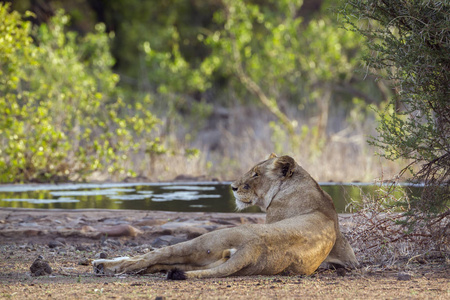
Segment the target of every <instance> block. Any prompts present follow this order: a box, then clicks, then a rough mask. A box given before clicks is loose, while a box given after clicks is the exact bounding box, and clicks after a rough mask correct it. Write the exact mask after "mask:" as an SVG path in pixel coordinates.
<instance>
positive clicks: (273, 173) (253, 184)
mask: <svg viewBox="0 0 450 300" xmlns="http://www.w3.org/2000/svg"><path fill="white" fill-rule="evenodd" d="M295 166H296V163H295V161H294V159H293V158H292V157H289V156H281V157H277V156H276V155H275V154H273V153H272V154H271V155H270V156H269V158H268V159H267V160H265V161H263V162H261V163H259V164H257V165H256V166H254V167H253V168H252V169H251V170H250V171H248V172H247V173H245V174H244V175H243V176H242V177H241V178H240V179H238V180H236V181H235V182H233V183H232V184H231V189H232V190H233V194H234V197H235V198H236V207H237V209H239V210H242V209H244V208H246V207H248V206H252V205H257V206H259V207H261V208H262V209H263V210H264V211H265V210H266V209H267V208H268V207H269V205H270V202H271V199H273V196H274V193H276V192H277V191H278V189H279V187H280V186H281V183H282V182H283V181H285V180H286V179H287V178H289V177H291V176H292V174H293V169H294V168H295Z"/></svg>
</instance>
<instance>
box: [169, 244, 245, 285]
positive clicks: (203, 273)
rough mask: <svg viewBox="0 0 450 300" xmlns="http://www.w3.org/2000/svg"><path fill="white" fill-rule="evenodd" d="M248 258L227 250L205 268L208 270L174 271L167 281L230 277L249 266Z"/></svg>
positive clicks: (240, 253)
mask: <svg viewBox="0 0 450 300" xmlns="http://www.w3.org/2000/svg"><path fill="white" fill-rule="evenodd" d="M248 257H249V256H248V255H245V254H244V253H243V251H239V252H238V251H237V250H236V249H227V250H224V251H223V253H222V259H221V260H219V261H217V262H214V263H212V264H210V265H208V266H207V267H210V268H205V269H201V270H193V271H187V272H184V271H182V270H179V269H175V270H172V271H170V272H169V274H168V276H167V279H172V280H184V279H191V278H208V277H226V276H230V275H233V274H235V273H237V272H239V271H240V270H242V269H243V268H245V267H247V266H248V265H249V264H251V261H249V260H248V259H247V258H248ZM218 262H220V263H218ZM216 264H217V265H216Z"/></svg>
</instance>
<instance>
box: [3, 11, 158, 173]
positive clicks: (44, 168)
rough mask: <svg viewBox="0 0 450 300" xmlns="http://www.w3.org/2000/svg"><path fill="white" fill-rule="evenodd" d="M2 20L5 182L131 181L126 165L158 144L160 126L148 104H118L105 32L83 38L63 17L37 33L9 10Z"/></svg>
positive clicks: (146, 100) (59, 15)
mask: <svg viewBox="0 0 450 300" xmlns="http://www.w3.org/2000/svg"><path fill="white" fill-rule="evenodd" d="M24 17H32V14H31V13H26V14H25V16H24ZM0 19H1V20H2V24H1V25H0V73H1V74H0V182H27V181H67V180H84V179H86V178H87V176H89V175H91V174H92V173H93V172H94V171H105V172H106V171H107V172H109V173H110V174H111V175H116V176H132V175H133V173H132V172H131V171H127V170H126V168H125V167H124V166H125V162H127V161H128V157H129V154H130V153H132V152H133V151H145V150H147V149H146V148H148V147H154V145H155V143H158V142H157V141H155V139H153V138H152V137H151V132H152V129H154V127H155V125H156V124H157V123H158V119H157V118H155V117H154V116H153V115H152V114H151V112H149V111H147V110H146V109H145V105H146V104H148V103H149V101H150V99H149V97H145V98H144V99H143V100H142V101H139V102H140V103H138V104H133V105H132V104H127V103H126V102H125V101H124V100H122V99H121V98H120V96H119V92H118V90H117V88H116V84H117V82H118V80H119V77H118V75H117V74H114V73H113V72H112V71H111V67H112V65H113V63H114V61H113V58H112V56H111V55H110V52H109V42H110V39H111V37H110V36H108V35H107V34H106V33H105V28H104V25H102V24H98V25H97V26H96V32H95V33H91V34H88V35H86V36H84V37H79V36H78V35H77V34H76V33H74V32H66V31H65V26H66V24H67V23H68V22H69V18H68V17H67V16H65V15H64V13H63V12H62V11H59V12H58V13H57V15H56V16H55V17H54V18H52V19H51V21H50V22H49V24H48V25H47V24H44V25H41V26H40V27H37V26H32V25H31V23H30V22H29V21H24V20H23V19H22V16H21V15H20V14H19V13H17V12H14V11H12V12H9V6H8V5H5V4H0ZM128 102H130V101H128Z"/></svg>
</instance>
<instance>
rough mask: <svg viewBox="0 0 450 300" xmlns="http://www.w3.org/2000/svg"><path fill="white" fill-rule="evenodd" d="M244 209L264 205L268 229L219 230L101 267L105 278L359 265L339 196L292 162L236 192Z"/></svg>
mask: <svg viewBox="0 0 450 300" xmlns="http://www.w3.org/2000/svg"><path fill="white" fill-rule="evenodd" d="M231 187H232V190H233V193H234V195H235V197H236V205H237V207H238V208H239V209H243V208H245V207H247V206H251V205H257V206H260V207H261V208H262V209H263V210H265V211H266V212H267V217H266V224H255V225H242V226H238V227H234V228H227V229H222V230H217V231H213V232H210V233H207V234H204V235H202V236H199V237H198V238H196V239H193V240H190V241H187V242H184V243H180V244H176V245H173V246H169V247H164V248H161V249H157V250H155V251H152V252H149V253H147V254H144V255H140V256H136V257H131V258H118V259H114V260H96V261H94V262H93V265H94V270H95V271H96V272H102V273H107V274H108V273H122V272H139V271H141V272H158V271H162V270H172V269H180V270H183V271H186V273H185V275H186V277H187V278H203V277H224V276H230V275H256V274H259V275H275V274H280V273H290V274H306V275H308V274H311V273H313V272H314V271H315V270H316V269H317V268H318V267H319V265H320V264H321V263H322V262H329V263H335V264H340V265H343V266H347V267H354V266H356V265H357V260H356V257H355V254H354V253H353V250H352V248H351V247H350V245H349V244H348V242H347V241H346V240H345V238H344V237H343V235H342V234H341V232H340V231H339V224H338V217H337V214H336V210H335V208H334V205H333V202H332V200H331V197H330V196H329V195H328V194H327V193H325V192H324V191H323V190H322V189H321V188H320V187H319V185H318V184H317V182H316V181H314V179H312V178H311V176H310V175H309V174H308V173H307V172H306V171H305V170H303V168H302V167H300V166H299V165H298V164H297V163H296V162H295V161H294V159H293V158H291V157H289V156H282V157H276V156H275V155H273V154H272V155H271V156H270V157H269V159H268V160H266V161H263V162H261V163H259V164H257V165H256V166H254V167H253V168H252V169H251V170H250V171H249V172H247V173H246V174H245V175H244V176H242V178H240V179H238V180H236V181H235V182H233V183H232V185H231Z"/></svg>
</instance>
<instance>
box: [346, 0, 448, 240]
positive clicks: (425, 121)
mask: <svg viewBox="0 0 450 300" xmlns="http://www.w3.org/2000/svg"><path fill="white" fill-rule="evenodd" d="M343 14H344V16H346V18H347V25H349V28H350V29H351V30H353V31H356V32H359V33H360V34H362V35H364V36H366V37H367V38H368V40H369V41H370V43H368V44H367V46H368V47H369V49H370V50H371V51H373V55H369V56H367V57H366V61H367V64H368V67H369V68H371V69H374V70H375V72H376V71H379V72H378V73H379V74H380V75H382V76H383V75H384V77H386V78H387V79H389V80H391V81H392V83H393V85H394V86H395V88H396V89H397V91H398V94H397V96H396V97H394V98H392V100H391V102H390V105H389V106H387V107H386V109H385V110H384V111H380V112H379V117H380V125H379V127H378V133H379V135H378V137H375V138H372V139H371V143H372V144H373V145H376V146H378V147H379V148H380V149H381V150H382V153H381V155H382V156H383V157H385V158H387V159H390V160H396V159H398V158H406V159H409V160H410V161H411V164H410V165H408V166H407V167H406V168H405V169H404V170H403V172H402V173H404V172H406V170H410V171H411V172H412V174H413V176H414V179H415V180H417V181H419V182H423V183H424V184H425V188H424V192H423V194H422V197H421V198H419V199H411V201H410V202H399V203H398V205H399V206H402V205H406V206H407V207H408V211H407V213H406V214H405V216H406V218H405V219H403V221H402V222H404V223H405V224H407V225H409V226H410V230H412V229H413V225H417V224H420V225H421V226H422V225H423V224H427V225H429V226H431V225H432V224H436V223H437V224H439V222H440V221H441V220H445V219H447V218H448V215H450V208H449V205H450V105H449V98H450V34H449V31H450V5H449V4H448V3H446V2H445V1H444V2H442V1H434V0H433V1H421V0H413V1H405V0H391V1H378V0H364V1H351V2H349V3H348V5H347V6H346V8H344V11H343ZM353 15H356V16H357V17H358V19H359V21H361V20H364V21H365V22H366V24H365V26H361V27H359V26H358V25H357V24H358V23H357V21H356V20H355V19H353V18H351V16H353ZM414 166H417V167H418V171H417V172H415V171H414V168H412V167H414ZM446 226H447V229H446V228H445V227H446ZM448 226H450V225H449V224H448V223H447V224H444V231H440V232H439V234H445V230H448Z"/></svg>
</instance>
